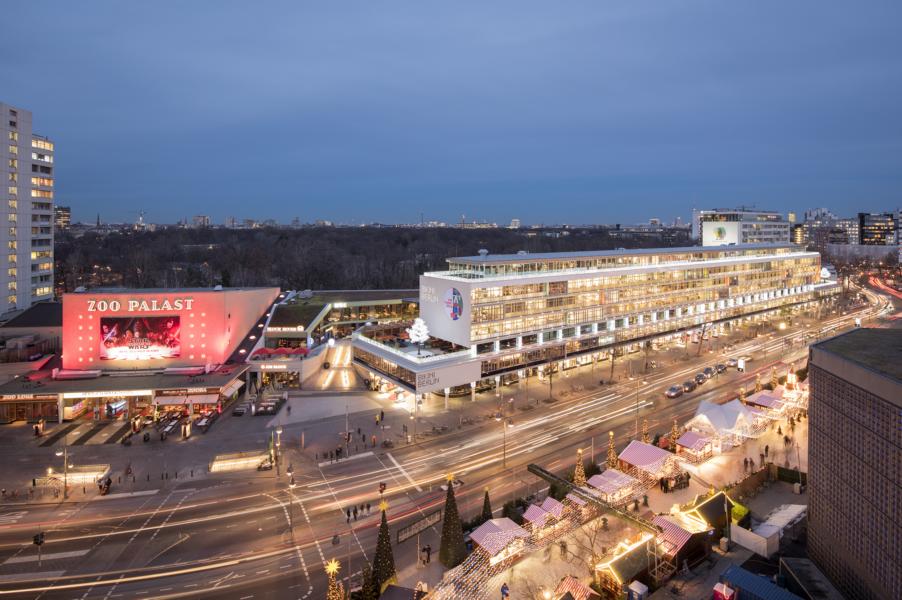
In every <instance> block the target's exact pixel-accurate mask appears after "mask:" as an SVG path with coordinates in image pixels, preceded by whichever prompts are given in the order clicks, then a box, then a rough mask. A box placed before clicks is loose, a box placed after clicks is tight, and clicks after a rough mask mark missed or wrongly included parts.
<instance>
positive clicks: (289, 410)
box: [288, 404, 291, 415]
mask: <svg viewBox="0 0 902 600" xmlns="http://www.w3.org/2000/svg"><path fill="white" fill-rule="evenodd" d="M288 414H289V415H290V414H291V405H290V404H289V405H288Z"/></svg>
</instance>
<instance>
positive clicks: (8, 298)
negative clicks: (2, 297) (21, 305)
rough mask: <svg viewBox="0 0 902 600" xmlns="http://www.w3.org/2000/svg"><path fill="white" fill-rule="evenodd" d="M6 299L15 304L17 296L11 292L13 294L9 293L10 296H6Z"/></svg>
mask: <svg viewBox="0 0 902 600" xmlns="http://www.w3.org/2000/svg"><path fill="white" fill-rule="evenodd" d="M6 301H7V302H9V303H10V304H15V303H16V296H15V295H12V294H11V295H9V296H7V297H6Z"/></svg>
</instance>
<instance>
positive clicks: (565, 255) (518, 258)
mask: <svg viewBox="0 0 902 600" xmlns="http://www.w3.org/2000/svg"><path fill="white" fill-rule="evenodd" d="M795 247H796V246H795V245H793V244H736V245H731V246H707V247H703V246H683V247H678V248H630V249H620V250H582V251H573V252H537V253H535V254H531V253H527V254H486V255H485V256H457V257H454V258H449V259H447V260H448V262H454V263H470V264H492V263H502V262H511V263H523V262H534V261H543V260H567V259H577V258H601V257H607V256H634V255H648V254H682V253H685V252H727V251H734V250H765V249H772V248H795Z"/></svg>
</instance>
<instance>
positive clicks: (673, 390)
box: [664, 385, 684, 398]
mask: <svg viewBox="0 0 902 600" xmlns="http://www.w3.org/2000/svg"><path fill="white" fill-rule="evenodd" d="M683 391H684V390H683V386H681V385H672V386H670V387H669V388H667V391H666V392H664V395H665V396H667V397H668V398H679V397H680V396H682V395H683Z"/></svg>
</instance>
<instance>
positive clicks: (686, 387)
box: [683, 379, 698, 393]
mask: <svg viewBox="0 0 902 600" xmlns="http://www.w3.org/2000/svg"><path fill="white" fill-rule="evenodd" d="M697 387H698V384H697V383H695V382H694V381H693V380H691V379H687V380H686V381H684V382H683V391H684V392H687V393H688V392H691V391H693V390H695V388H697Z"/></svg>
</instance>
